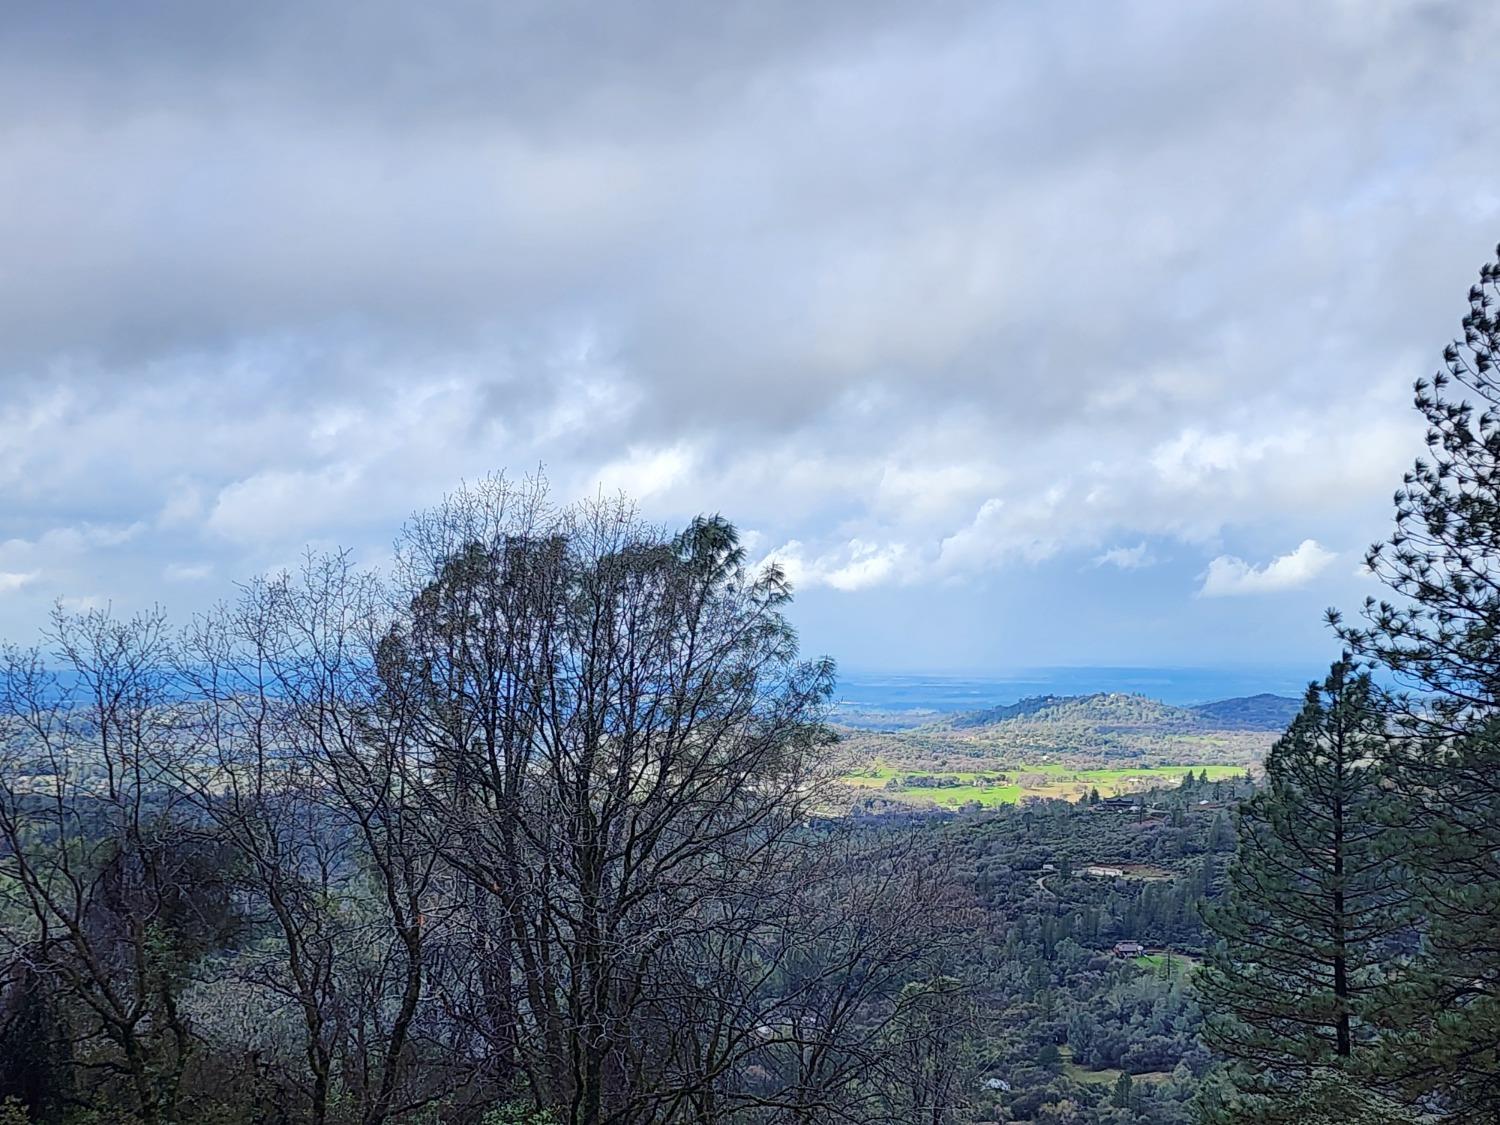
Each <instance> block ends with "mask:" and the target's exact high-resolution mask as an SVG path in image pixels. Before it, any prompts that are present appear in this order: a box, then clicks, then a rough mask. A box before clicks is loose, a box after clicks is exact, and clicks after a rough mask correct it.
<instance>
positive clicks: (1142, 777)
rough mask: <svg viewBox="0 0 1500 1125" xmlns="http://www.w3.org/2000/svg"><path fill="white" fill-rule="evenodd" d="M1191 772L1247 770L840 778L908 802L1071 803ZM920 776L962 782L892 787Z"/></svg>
mask: <svg viewBox="0 0 1500 1125" xmlns="http://www.w3.org/2000/svg"><path fill="white" fill-rule="evenodd" d="M1188 770H1192V772H1193V773H1194V774H1201V773H1202V772H1203V771H1204V770H1207V771H1208V778H1209V780H1210V781H1217V780H1220V779H1223V778H1231V777H1238V776H1239V775H1240V774H1242V773H1243V772H1244V769H1243V767H1241V766H1229V765H1193V766H1185V765H1182V766H1153V767H1139V768H1124V769H1077V768H1074V767H1072V766H1066V765H1060V764H1057V763H1055V762H1044V763H1041V764H1038V765H1030V764H1027V765H1018V766H1008V767H1006V768H1005V769H1003V770H1000V769H995V770H945V769H921V768H917V767H911V768H904V767H898V766H892V765H890V764H888V763H886V762H879V761H878V762H876V763H875V764H873V765H870V766H866V767H865V768H863V769H856V770H853V771H851V772H849V773H847V774H845V775H844V776H843V778H842V779H841V780H842V781H843V782H844V783H845V784H846V785H850V786H852V787H854V788H856V789H868V790H874V791H878V792H880V793H881V794H882V795H884V796H886V797H889V798H890V799H891V800H894V801H900V802H901V803H903V804H908V805H937V806H940V807H945V808H957V807H958V806H960V805H963V804H967V803H968V802H970V801H978V802H979V803H980V804H981V805H984V806H986V807H990V806H994V805H1013V804H1015V803H1016V802H1017V801H1019V800H1020V799H1021V798H1022V797H1057V798H1062V799H1063V800H1067V801H1080V800H1083V799H1084V798H1085V797H1087V796H1088V794H1089V791H1090V790H1091V789H1097V790H1099V795H1100V796H1101V797H1112V796H1116V795H1119V794H1124V793H1133V792H1137V791H1139V790H1142V789H1150V788H1154V787H1161V786H1172V785H1175V784H1176V783H1177V782H1179V781H1181V780H1182V776H1183V774H1185V773H1187V772H1188ZM921 774H925V775H927V776H931V777H945V778H952V779H954V780H955V781H957V782H958V783H959V784H957V785H952V786H944V787H942V788H928V787H919V786H913V785H903V786H901V787H899V788H891V787H890V781H891V779H892V778H900V777H909V776H913V775H921Z"/></svg>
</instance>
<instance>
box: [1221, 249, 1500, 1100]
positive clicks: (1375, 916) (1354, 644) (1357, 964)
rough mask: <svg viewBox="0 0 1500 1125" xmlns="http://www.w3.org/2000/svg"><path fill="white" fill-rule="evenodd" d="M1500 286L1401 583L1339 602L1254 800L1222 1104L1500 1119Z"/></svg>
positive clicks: (1408, 492) (1474, 318)
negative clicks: (1347, 605)
mask: <svg viewBox="0 0 1500 1125" xmlns="http://www.w3.org/2000/svg"><path fill="white" fill-rule="evenodd" d="M1497 257H1500V251H1497ZM1497 294H1500V264H1490V265H1486V266H1485V267H1484V268H1483V270H1482V271H1481V273H1480V278H1479V282H1478V284H1477V285H1475V286H1474V287H1473V289H1471V291H1470V293H1469V311H1468V314H1467V315H1466V316H1465V317H1464V320H1463V334H1462V336H1461V338H1460V339H1458V340H1457V341H1455V342H1454V343H1453V344H1452V345H1451V346H1450V347H1449V348H1448V349H1447V350H1446V351H1445V353H1444V370H1443V371H1442V372H1440V373H1439V374H1437V375H1436V376H1435V377H1434V378H1432V379H1431V380H1423V381H1420V382H1418V383H1417V385H1416V398H1415V402H1416V407H1417V409H1418V411H1419V412H1420V413H1421V414H1422V417H1423V418H1424V420H1425V421H1426V423H1427V447H1428V453H1427V456H1426V457H1424V458H1422V459H1420V460H1418V461H1417V462H1416V464H1415V465H1414V467H1413V468H1412V470H1411V471H1410V472H1408V473H1407V474H1406V476H1405V478H1404V480H1403V483H1402V486H1401V488H1400V490H1399V491H1398V492H1397V493H1396V497H1395V504H1396V517H1395V530H1394V532H1393V533H1392V535H1391V537H1390V538H1389V539H1388V540H1387V541H1386V542H1384V543H1381V544H1377V545H1376V546H1375V547H1373V548H1372V549H1371V550H1370V552H1369V555H1368V557H1367V563H1368V565H1369V567H1370V569H1371V570H1372V571H1373V572H1374V573H1375V574H1376V575H1378V576H1379V577H1380V578H1381V579H1382V580H1383V581H1384V582H1385V584H1386V585H1387V586H1388V587H1389V589H1390V591H1391V595H1390V596H1389V597H1387V598H1386V599H1383V600H1377V599H1373V598H1372V599H1370V600H1368V601H1367V602H1366V604H1365V607H1364V612H1363V614H1362V615H1361V619H1360V620H1359V621H1358V623H1351V622H1348V621H1345V620H1344V619H1342V618H1340V617H1339V616H1338V615H1337V614H1336V613H1334V614H1330V618H1331V624H1332V626H1333V628H1334V629H1335V630H1336V632H1337V635H1338V637H1339V638H1340V640H1341V641H1342V643H1343V645H1344V646H1345V649H1346V652H1345V654H1344V656H1343V658H1342V659H1341V660H1339V661H1338V662H1336V663H1335V664H1334V666H1333V668H1332V670H1331V672H1330V674H1329V676H1328V678H1327V680H1326V681H1325V682H1323V683H1322V684H1319V685H1315V686H1313V687H1312V688H1310V689H1309V691H1308V694H1307V699H1306V702H1305V706H1304V707H1303V710H1302V712H1301V714H1300V715H1299V716H1298V718H1297V719H1296V720H1295V721H1294V722H1293V723H1292V725H1291V727H1290V729H1289V730H1288V731H1287V733H1286V735H1285V737H1283V738H1282V739H1281V741H1280V742H1278V743H1277V745H1276V746H1275V748H1274V749H1273V750H1272V752H1271V754H1270V756H1269V757H1268V758H1267V761H1266V777H1267V786H1266V788H1265V789H1264V790H1263V791H1262V792H1260V793H1258V794H1257V795H1256V796H1255V797H1254V798H1253V799H1252V800H1251V801H1249V802H1248V803H1247V804H1246V805H1245V806H1244V808H1243V810H1242V812H1241V816H1240V821H1239V831H1238V837H1239V846H1238V852H1237V858H1236V861H1235V863H1234V866H1233V869H1232V872H1231V875H1230V885H1229V893H1228V895H1227V897H1226V899H1225V901H1224V902H1223V903H1221V904H1220V905H1219V906H1218V907H1216V908H1215V909H1213V910H1211V911H1210V913H1209V919H1210V922H1211V923H1212V925H1213V927H1214V929H1215V930H1216V931H1217V933H1218V935H1219V936H1220V939H1221V941H1220V944H1219V948H1218V953H1217V956H1216V958H1215V961H1214V964H1213V966H1212V968H1211V969H1210V970H1209V971H1207V972H1206V973H1204V974H1203V975H1202V976H1201V977H1200V979H1199V984H1200V992H1201V994H1202V997H1203V1003H1204V1005H1205V1008H1206V1009H1207V1010H1208V1012H1209V1022H1208V1029H1207V1033H1206V1038H1207V1041H1208V1042H1209V1043H1210V1044H1211V1045H1212V1046H1213V1047H1214V1048H1216V1049H1217V1050H1218V1051H1220V1052H1222V1053H1224V1054H1225V1055H1227V1056H1229V1057H1230V1058H1231V1059H1233V1060H1235V1064H1236V1065H1234V1066H1233V1067H1232V1068H1231V1069H1230V1070H1229V1071H1228V1073H1227V1078H1226V1080H1225V1081H1224V1082H1222V1083H1216V1084H1214V1085H1212V1086H1211V1087H1209V1088H1208V1089H1206V1090H1205V1092H1204V1097H1203V1112H1204V1115H1205V1118H1206V1119H1207V1120H1210V1121H1236V1122H1239V1121H1255V1122H1262V1121H1264V1122H1294V1121H1295V1122H1308V1121H1327V1122H1335V1121H1336V1122H1370V1123H1376V1122H1379V1123H1382V1125H1384V1123H1387V1122H1399V1121H1417V1120H1421V1121H1426V1120H1433V1121H1444V1122H1449V1121H1451V1122H1476V1123H1477V1122H1493V1121H1497V1120H1500V383H1497V381H1496V374H1497V373H1496V363H1497V361H1500V323H1497V320H1496V316H1495V301H1496V298H1497ZM1375 670H1379V671H1381V672H1383V673H1384V675H1383V677H1382V682H1386V683H1390V684H1393V685H1394V686H1392V687H1389V688H1387V689H1378V688H1377V686H1376V685H1375V683H1374V682H1372V675H1371V673H1372V671H1375Z"/></svg>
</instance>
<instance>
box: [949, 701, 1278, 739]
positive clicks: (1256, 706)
mask: <svg viewBox="0 0 1500 1125" xmlns="http://www.w3.org/2000/svg"><path fill="white" fill-rule="evenodd" d="M1301 706H1302V702H1301V700H1298V699H1292V698H1290V697H1288V696H1284V695H1272V694H1270V693H1268V692H1265V693H1262V694H1260V695H1250V696H1240V697H1237V698H1234V699H1220V700H1215V701H1214V702H1212V703H1201V704H1197V705H1196V706H1189V707H1175V706H1173V705H1171V704H1168V703H1162V702H1161V701H1160V700H1156V699H1151V698H1150V697H1149V696H1145V695H1135V694H1130V693H1126V692H1113V691H1112V692H1096V693H1094V694H1092V695H1036V696H1031V697H1030V698H1027V699H1022V700H1020V701H1019V702H1017V703H1011V704H1008V705H1006V706H1003V707H988V708H985V709H984V710H981V711H969V712H965V713H962V714H957V715H951V716H947V717H945V718H943V719H939V720H937V721H936V722H933V723H932V724H930V725H931V726H932V728H933V729H949V730H974V729H976V728H981V727H991V726H997V725H1000V724H1006V723H1017V724H1026V723H1032V722H1034V723H1047V724H1058V723H1062V724H1071V723H1078V724H1084V725H1087V726H1090V727H1094V728H1096V729H1099V730H1154V731H1163V732H1167V731H1170V732H1174V733H1177V732H1181V733H1187V732H1191V731H1195V730H1205V731H1207V730H1216V731H1223V730H1241V731H1264V732H1280V731H1283V730H1285V729H1286V727H1287V725H1288V724H1289V723H1290V722H1291V721H1292V719H1293V718H1294V717H1295V716H1296V714H1297V711H1298V710H1299V709H1300V708H1301Z"/></svg>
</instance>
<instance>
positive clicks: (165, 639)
mask: <svg viewBox="0 0 1500 1125" xmlns="http://www.w3.org/2000/svg"><path fill="white" fill-rule="evenodd" d="M1497 292H1500V265H1489V266H1486V267H1485V268H1484V270H1483V271H1482V273H1481V277H1480V281H1479V283H1478V284H1477V285H1476V286H1475V287H1474V289H1473V290H1472V291H1471V293H1470V296H1469V311H1468V314H1467V316H1466V317H1465V319H1464V321H1463V334H1462V337H1461V338H1460V339H1459V340H1458V341H1456V342H1455V343H1454V344H1453V345H1452V346H1451V347H1450V348H1449V349H1448V350H1447V351H1446V352H1445V356H1444V359H1445V365H1444V370H1443V372H1441V373H1439V374H1438V375H1437V376H1435V377H1434V378H1432V379H1430V380H1424V381H1421V382H1419V383H1418V384H1417V388H1416V406H1417V409H1418V410H1419V412H1420V413H1421V415H1422V416H1423V418H1424V420H1425V422H1426V424H1427V427H1428V430H1427V444H1428V449H1429V452H1428V455H1427V456H1426V457H1424V458H1423V459H1422V460H1420V461H1418V462H1417V464H1416V465H1415V466H1414V468H1413V469H1412V470H1411V472H1410V473H1409V474H1408V475H1407V477H1406V479H1405V481H1404V483H1403V484H1402V486H1401V489H1400V491H1399V492H1398V493H1397V495H1396V522H1395V529H1394V531H1393V532H1392V534H1391V536H1390V538H1389V539H1388V540H1387V541H1386V542H1384V543H1382V544H1379V545H1377V546H1376V547H1374V548H1372V550H1371V552H1370V555H1369V558H1368V564H1369V567H1370V569H1371V570H1372V571H1373V572H1374V573H1375V574H1376V575H1378V576H1379V577H1380V578H1381V579H1382V580H1383V581H1384V582H1385V584H1386V586H1387V587H1388V588H1389V594H1388V596H1387V598H1386V599H1385V600H1378V599H1372V600H1371V601H1370V602H1369V603H1368V604H1367V605H1366V606H1365V607H1364V609H1363V612H1362V613H1360V614H1359V615H1357V616H1356V617H1354V618H1344V617H1341V616H1339V615H1338V614H1337V613H1333V614H1331V615H1330V621H1329V625H1330V645H1331V648H1332V649H1334V650H1335V651H1341V653H1342V655H1340V656H1339V657H1338V659H1336V660H1334V661H1333V663H1332V666H1331V668H1330V671H1329V674H1328V676H1327V678H1326V679H1325V680H1324V681H1322V682H1320V683H1317V684H1314V685H1311V686H1310V687H1309V688H1308V691H1307V694H1306V697H1305V699H1304V700H1303V702H1302V705H1301V709H1300V710H1299V711H1298V712H1297V714H1296V715H1295V716H1294V717H1292V718H1291V720H1290V724H1289V726H1288V727H1287V729H1286V731H1285V733H1284V734H1282V735H1281V737H1280V738H1279V739H1277V740H1276V741H1275V743H1274V745H1272V746H1271V747H1270V748H1269V751H1268V753H1267V754H1266V757H1265V761H1264V765H1263V774H1262V773H1261V772H1256V773H1253V774H1252V773H1247V772H1242V771H1241V770H1239V769H1236V770H1235V771H1234V773H1233V775H1232V776H1228V777H1218V778H1216V779H1212V780H1210V779H1209V777H1208V776H1207V775H1206V774H1204V773H1194V772H1192V771H1190V770H1184V771H1183V774H1182V775H1181V776H1180V777H1178V778H1173V779H1172V780H1173V783H1172V784H1170V785H1167V784H1164V785H1162V786H1161V787H1159V788H1157V789H1154V790H1152V791H1150V792H1146V793H1135V794H1131V795H1129V796H1115V797H1110V796H1108V795H1105V796H1100V795H1099V794H1090V795H1089V796H1088V797H1087V799H1084V800H1079V801H1066V800H1039V799H1031V800H1027V801H1024V802H1022V803H1020V804H1018V805H1014V806H1010V807H1003V808H997V809H988V810H984V811H980V812H969V813H960V814H954V813H946V812H930V813H916V812H910V811H901V810H896V811H890V812H886V813H884V814H881V815H860V816H850V815H845V814H843V813H841V812H840V811H839V809H838V801H837V800H836V799H835V798H834V797H832V796H830V794H831V793H832V792H834V789H833V788H831V787H834V786H836V785H837V783H838V776H839V769H840V760H841V759H840V755H841V754H844V753H846V752H847V748H841V747H839V746H838V745H837V736H836V735H835V733H834V732H833V731H832V729H831V728H830V726H829V724H828V721H827V720H828V718H829V707H830V698H831V694H832V691H833V685H834V682H835V668H834V666H833V665H832V663H831V662H829V661H827V660H806V659H804V658H803V657H802V656H801V655H800V654H799V649H798V644H797V637H796V633H795V631H794V629H793V627H792V623H791V619H790V617H789V612H790V611H789V605H790V599H791V590H790V588H789V585H788V583H787V582H786V580H785V577H784V576H783V574H782V573H781V572H780V571H779V570H778V569H777V568H776V567H774V566H768V567H764V568H761V569H756V568H753V567H750V566H749V565H747V560H746V555H745V551H744V548H743V547H742V545H741V543H740V540H739V537H738V535H737V533H736V531H735V529H734V528H733V527H732V526H731V525H730V524H729V523H727V522H725V521H724V520H722V519H719V518H717V517H715V518H703V519H698V520H695V521H694V522H693V523H692V524H691V525H690V526H688V527H687V528H686V529H684V530H682V531H680V532H676V533H669V532H667V531H664V530H662V529H660V528H658V527H655V526H653V525H651V524H649V523H647V522H645V521H643V520H642V519H641V518H640V516H639V515H638V514H637V513H636V511H635V510H634V508H632V507H631V506H630V504H629V503H627V502H626V501H624V500H617V501H603V500H600V501H595V502H592V503H587V504H577V505H571V506H559V505H556V504H554V502H553V501H552V500H551V499H550V498H549V495H548V492H547V489H546V485H545V482H543V481H541V480H540V479H530V480H525V481H520V482H514V481H510V480H507V479H506V478H504V477H494V478H491V479H488V480H486V481H483V482H481V483H479V484H477V485H474V486H470V487H466V488H464V489H461V490H460V491H458V492H456V493H455V494H453V495H452V496H450V497H449V498H448V499H446V500H445V501H444V502H443V503H441V504H440V505H439V506H438V507H436V508H434V509H433V510H431V511H428V512H425V513H422V514H419V515H417V516H415V517H414V518H413V519H412V520H411V521H410V522H409V523H408V525H407V526H406V527H405V528H404V529H403V531H402V532H401V535H400V538H399V541H398V544H397V550H396V561H395V564H394V566H393V567H392V568H390V569H389V570H388V571H387V572H383V573H376V572H372V571H366V570H364V569H361V568H359V567H357V566H355V565H354V564H353V562H352V560H351V559H350V558H349V557H347V556H344V555H338V554H335V555H317V554H311V553H310V554H309V555H308V556H307V557H306V559H305V560H304V562H303V564H302V566H301V567H300V569H299V570H298V571H297V572H296V573H291V574H278V575H272V576H268V577H265V578H262V579H258V580H254V581H251V582H249V583H248V584H246V585H245V586H244V587H242V589H241V592H240V594H239V596H238V597H237V599H235V600H234V601H232V602H231V603H229V604H225V605H223V606H221V607H220V608H219V609H217V610H216V611H214V612H212V613H210V614H207V615H203V616H200V617H197V618H194V619H192V620H191V621H187V622H180V623H177V624H175V625H174V624H171V623H169V621H168V619H167V618H166V616H165V615H164V614H163V613H161V612H157V611H152V612H148V613H144V614H140V615H136V616H133V617H127V618H121V617H116V616H113V615H111V614H110V613H108V612H105V611H99V610H90V611H86V612H83V613H79V614H70V613H68V612H65V611H64V610H62V609H61V608H59V610H58V611H57V612H56V614H55V615H54V617H53V619H52V623H51V626H50V628H49V630H48V631H47V633H46V635H45V636H44V637H43V638H42V639H41V641H40V642H39V643H38V644H36V645H35V646H32V647H20V646H7V647H5V648H4V650H3V654H0V1102H3V1103H4V1108H3V1109H0V1121H7V1122H16V1123H20V1122H37V1123H44V1122H45V1123H69V1125H83V1123H101V1125H102V1123H121V1125H125V1123H140V1125H169V1123H175V1122H216V1123H222V1125H239V1123H244V1125H249V1123H291V1122H315V1123H318V1125H325V1123H331V1125H345V1123H349V1125H353V1123H359V1125H386V1123H389V1125H415V1123H420V1122H454V1123H476V1125H479V1123H482V1125H502V1123H505V1125H523V1123H525V1125H563V1123H567V1125H604V1123H610V1125H626V1123H648V1122H662V1123H672V1122H682V1123H686V1122H721V1123H733V1122H744V1123H746V1125H781V1123H787V1125H791V1123H800V1125H821V1123H830V1122H893V1123H907V1125H915V1123H926V1125H958V1123H981V1122H1022V1121H1024V1122H1036V1123H1059V1125H1060V1123H1065V1122H1066V1123H1081V1122H1101V1123H1102V1122H1108V1123H1112V1125H1113V1123H1124V1122H1158V1123H1168V1125H1170V1123H1174V1122H1183V1123H1186V1122H1191V1121H1207V1122H1288V1123H1290V1122H1369V1123H1375V1122H1399V1121H1445V1122H1450V1121H1451V1122H1490V1121H1495V1120H1497V1119H1500V945H1497V940H1496V934H1497V933H1500V532H1497V528H1500V382H1497V379H1496V368H1495V364H1496V361H1497V359H1500V323H1497V320H1496V318H1495V314H1494V300H1495V298H1496V296H1497ZM1058 706H1059V704H1058V702H1057V701H1048V700H1041V701H1035V702H1033V703H1032V704H1029V705H1027V706H1024V707H1021V708H1019V709H1015V708H1013V709H1011V710H1010V711H1006V712H995V713H992V714H988V715H982V716H980V717H978V718H975V719H972V720H964V721H960V722H957V723H948V724H947V729H946V730H943V731H935V732H933V733H932V735H931V737H933V738H940V737H943V738H946V737H947V736H948V735H955V734H960V735H962V737H963V738H965V739H968V740H969V742H968V743H967V745H969V746H970V748H971V751H972V753H973V754H975V755H978V756H980V757H982V756H983V754H984V752H985V747H984V744H983V740H984V736H985V732H994V731H996V730H1000V731H1004V732H1006V733H1005V735H1004V737H1005V738H1007V739H1010V740H1011V742H1012V749H1013V750H1014V748H1015V746H1017V745H1019V746H1020V747H1021V751H1022V752H1025V750H1027V749H1028V746H1027V744H1026V741H1025V740H1026V738H1027V737H1029V736H1028V734H1027V731H1030V730H1034V729H1036V724H1037V723H1038V722H1039V721H1041V720H1042V719H1043V718H1045V717H1046V716H1047V713H1048V712H1049V711H1055V710H1056V709H1057V707H1058ZM1088 706H1090V707H1092V708H1093V709H1094V711H1095V712H1097V714H1093V716H1092V719H1091V721H1090V723H1085V722H1083V720H1082V719H1080V720H1079V721H1078V731H1079V739H1080V749H1081V750H1082V751H1083V752H1086V753H1088V754H1095V755H1097V756H1098V757H1099V758H1100V759H1101V760H1106V761H1112V760H1115V759H1116V758H1118V757H1119V756H1120V755H1119V754H1118V753H1115V752H1114V751H1117V750H1118V748H1119V747H1118V742H1119V740H1120V739H1122V738H1126V737H1137V736H1139V735H1140V732H1141V731H1142V730H1144V729H1147V728H1151V729H1156V727H1153V726H1152V724H1156V726H1157V727H1159V726H1160V724H1162V723H1163V722H1164V721H1165V722H1166V723H1167V725H1168V726H1169V727H1172V728H1173V734H1174V736H1181V737H1184V738H1192V737H1196V736H1199V735H1201V733H1202V731H1203V730H1204V729H1205V724H1209V725H1214V724H1217V725H1214V726H1213V729H1219V730H1229V731H1238V732H1239V733H1240V734H1241V735H1243V736H1244V737H1245V738H1247V739H1248V738H1252V737H1254V736H1255V731H1254V726H1255V723H1256V722H1257V721H1258V719H1257V718H1256V717H1257V716H1260V715H1261V714H1262V712H1263V711H1264V709H1265V708H1266V707H1270V706H1273V704H1270V703H1267V702H1266V701H1261V702H1260V703H1258V704H1255V703H1253V702H1252V703H1251V704H1247V705H1245V706H1242V707H1238V708H1236V709H1232V711H1231V713H1228V714H1204V713H1201V712H1187V711H1181V712H1174V713H1173V714H1170V715H1165V716H1164V715H1163V714H1160V713H1157V712H1156V711H1153V710H1152V709H1151V708H1150V707H1148V706H1147V702H1146V701H1141V700H1139V699H1138V698H1136V697H1128V696H1111V697H1097V698H1096V699H1094V700H1093V701H1092V702H1091V703H1090V704H1089V705H1088ZM1053 717H1055V716H1053ZM1240 747H1241V743H1239V742H1231V743H1230V744H1229V748H1230V750H1235V749H1237V748H1240ZM1140 754H1141V751H1140V749H1139V747H1137V750H1136V754H1135V756H1137V757H1139V756H1140ZM1125 756H1126V757H1130V756H1131V755H1129V754H1126V755H1125ZM1230 758H1231V759H1232V760H1237V759H1235V758H1234V755H1233V754H1232V753H1231V754H1230ZM1154 760H1156V761H1163V762H1165V761H1171V760H1172V758H1171V755H1170V754H1158V755H1157V756H1156V758H1155V759H1154Z"/></svg>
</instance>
